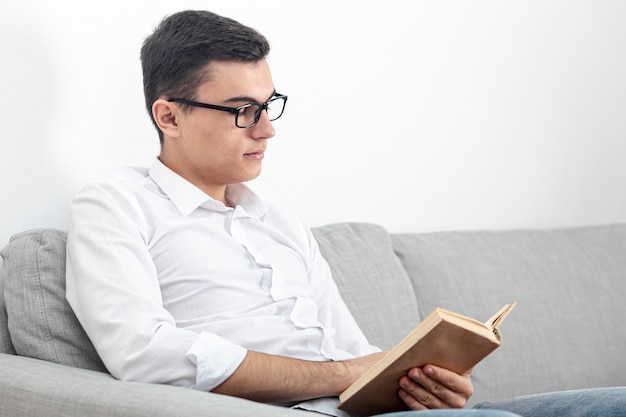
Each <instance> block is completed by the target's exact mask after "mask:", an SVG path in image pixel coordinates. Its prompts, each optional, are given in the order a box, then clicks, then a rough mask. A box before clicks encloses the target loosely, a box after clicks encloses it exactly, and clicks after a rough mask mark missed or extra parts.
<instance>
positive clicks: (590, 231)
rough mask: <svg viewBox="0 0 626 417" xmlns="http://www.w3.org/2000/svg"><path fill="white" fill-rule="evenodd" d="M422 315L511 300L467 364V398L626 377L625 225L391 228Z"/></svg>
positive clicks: (485, 314) (479, 313)
mask: <svg viewBox="0 0 626 417" xmlns="http://www.w3.org/2000/svg"><path fill="white" fill-rule="evenodd" d="M393 244H394V248H395V250H396V252H397V254H398V256H399V258H400V259H401V260H402V263H403V264H404V266H405V268H406V269H407V272H408V274H409V276H410V277H411V279H412V281H413V283H414V285H415V287H416V288H417V293H418V303H419V306H420V308H421V309H422V314H425V313H426V312H428V311H430V310H432V309H433V308H435V307H437V306H441V307H444V308H448V309H451V310H454V311H457V312H459V313H461V314H467V315H469V316H472V317H474V318H476V319H479V320H481V321H484V320H487V319H488V318H489V317H490V316H491V314H492V313H494V312H496V311H497V310H498V309H499V308H500V307H501V306H503V305H504V304H507V303H510V302H512V301H517V302H518V304H517V307H516V308H515V310H513V311H512V312H511V314H510V315H509V317H508V318H507V320H506V322H504V324H503V325H502V328H501V330H502V335H503V345H502V347H501V348H500V349H498V350H496V351H495V352H494V353H493V354H492V355H490V356H489V357H487V358H486V359H485V360H484V361H483V362H482V363H481V364H479V365H478V366H477V367H476V369H475V372H474V378H473V380H474V387H475V390H476V395H475V397H474V401H476V400H482V399H492V400H497V399H501V398H507V397H511V396H515V395H523V394H531V393H537V392H544V391H553V390H563V389H573V388H587V387H594V386H596V387H599V386H607V385H616V384H621V385H626V361H624V346H626V332H624V331H623V327H624V326H623V323H624V322H626V316H625V314H624V311H625V310H624V308H623V303H624V301H625V300H624V297H625V294H626V225H614V226H596V227H582V228H570V229H556V230H515V231H494V232H448V233H445V232H439V233H425V234H400V235H394V236H393Z"/></svg>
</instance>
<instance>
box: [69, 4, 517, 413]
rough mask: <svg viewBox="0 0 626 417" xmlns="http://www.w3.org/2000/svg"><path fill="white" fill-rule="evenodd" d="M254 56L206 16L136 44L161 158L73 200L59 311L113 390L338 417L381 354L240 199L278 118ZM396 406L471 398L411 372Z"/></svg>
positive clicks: (309, 256)
mask: <svg viewBox="0 0 626 417" xmlns="http://www.w3.org/2000/svg"><path fill="white" fill-rule="evenodd" d="M268 52H269V45H268V43H267V41H266V39H265V38H264V37H263V36H262V35H260V34H259V33H258V32H256V31H255V30H253V29H251V28H248V27H246V26H243V25H241V24H239V23H238V22H235V21H233V20H231V19H227V18H224V17H221V16H218V15H215V14H213V13H210V12H205V11H185V12H181V13H177V14H175V15H172V16H170V17H168V18H166V19H165V20H164V21H163V22H162V23H161V24H160V26H159V27H158V28H157V29H156V30H155V31H154V33H153V34H152V35H151V36H149V37H148V38H147V39H146V41H145V43H144V45H143V48H142V51H141V58H142V66H143V75H144V92H145V99H146V106H147V109H148V111H149V113H150V116H151V117H152V121H153V123H154V125H155V127H156V128H157V131H158V134H159V138H160V142H161V151H160V154H159V156H158V158H156V159H155V161H154V163H153V165H152V167H150V168H149V169H137V168H123V169H118V170H114V171H112V172H110V173H109V174H108V175H107V176H105V177H103V178H102V179H100V180H98V181H95V182H93V183H90V184H88V185H86V186H85V187H84V188H83V189H82V190H81V191H80V192H79V193H78V194H77V195H76V197H75V199H74V201H73V203H72V207H71V223H70V229H69V235H68V244H67V299H68V301H69V303H70V304H71V306H72V308H73V309H74V311H75V313H76V315H77V317H78V319H79V320H80V322H81V324H82V325H83V327H84V328H85V330H86V332H87V334H88V335H89V337H90V339H91V340H92V342H93V343H94V345H95V347H96V349H97V351H98V353H99V355H100V356H101V358H102V360H103V362H104V363H105V365H106V366H107V368H108V370H109V371H110V372H111V374H112V375H113V376H115V377H117V378H120V379H124V380H136V381H146V382H153V383H163V384H173V385H178V386H183V387H189V388H194V389H198V390H205V391H213V392H217V393H223V394H228V395H232V396H238V397H242V398H248V399H252V400H256V401H262V402H269V403H279V404H284V405H291V406H297V407H299V408H304V409H308V410H313V411H318V412H321V413H327V414H332V415H342V414H341V413H342V412H341V411H339V410H337V409H336V404H337V398H336V397H337V396H338V394H339V393H341V392H342V391H343V390H344V389H346V388H347V387H348V386H349V385H350V384H351V383H352V382H354V381H355V380H356V379H357V378H358V377H359V376H360V375H362V374H363V373H364V372H365V371H366V370H367V369H369V368H370V367H371V366H372V365H373V364H374V363H375V362H376V361H377V360H378V359H379V358H380V357H381V355H382V354H383V353H381V352H380V351H379V349H377V348H376V347H374V346H371V345H370V344H369V343H368V342H367V340H366V338H365V337H364V335H363V334H362V332H361V331H360V329H359V327H358V325H357V324H356V322H355V320H354V319H353V318H352V316H351V314H350V312H349V311H348V309H347V307H346V305H345V304H344V302H343V301H342V299H341V297H340V295H339V293H338V291H337V288H336V286H335V284H334V282H333V280H332V277H331V273H330V270H329V268H328V265H327V264H326V262H325V261H324V259H323V258H322V256H321V255H320V253H319V250H318V247H317V244H316V242H315V240H314V239H313V236H312V234H311V232H310V231H309V230H308V229H307V228H305V227H304V226H303V225H302V224H301V223H300V222H298V221H297V220H296V219H295V218H293V217H292V216H290V215H288V214H285V213H283V212H281V211H279V210H278V209H277V208H276V207H273V206H271V205H269V204H268V203H266V202H265V201H264V200H262V199H261V198H259V197H258V196H257V195H255V194H254V193H253V192H252V191H251V190H250V189H249V188H248V187H246V186H245V185H243V183H244V182H245V181H248V180H251V179H253V178H255V177H257V176H258V175H259V174H260V172H261V163H262V160H263V156H264V153H265V152H266V149H267V146H268V142H269V140H270V139H271V138H272V137H273V136H274V133H275V131H274V126H273V124H272V121H274V120H276V119H278V118H279V117H281V115H282V114H283V111H284V109H285V105H286V103H287V96H286V95H283V94H281V93H282V91H280V90H277V88H276V86H275V85H274V82H273V80H272V76H271V73H270V68H269V66H268V63H267V61H266V59H265V58H266V56H267V54H268ZM398 393H399V394H398V395H400V396H401V398H402V399H403V400H404V402H405V403H406V404H407V406H408V407H409V408H410V409H413V410H427V409H439V408H462V407H464V405H465V404H466V401H467V400H468V398H469V397H470V396H471V394H472V383H471V380H470V376H469V375H457V374H455V373H453V372H450V371H448V370H446V369H441V368H438V367H435V366H426V367H424V368H421V369H413V370H411V371H410V372H409V374H408V375H407V376H404V377H402V378H401V379H400V380H399V381H398ZM450 413H451V414H450V415H451V416H458V415H462V414H463V413H469V414H471V415H472V416H478V415H490V416H504V415H509V416H510V415H511V414H508V413H506V412H500V411H494V410H451V411H450ZM400 414H401V413H400ZM426 415H428V412H426ZM437 415H439V416H441V414H437ZM446 416H447V414H446Z"/></svg>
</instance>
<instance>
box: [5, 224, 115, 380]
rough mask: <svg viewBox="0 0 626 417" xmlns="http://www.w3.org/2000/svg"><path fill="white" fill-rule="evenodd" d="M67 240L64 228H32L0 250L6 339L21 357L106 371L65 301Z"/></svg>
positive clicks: (13, 238)
mask: <svg viewBox="0 0 626 417" xmlns="http://www.w3.org/2000/svg"><path fill="white" fill-rule="evenodd" d="M66 239H67V235H66V233H65V232H61V231H58V230H53V229H36V230H30V231H27V232H24V233H20V234H17V235H15V236H13V237H12V238H11V240H10V241H9V244H8V245H6V246H5V247H4V248H3V249H2V253H1V256H2V258H3V281H4V300H5V304H6V312H7V324H8V326H7V327H8V334H9V335H10V342H11V343H12V345H13V347H14V349H15V352H16V353H17V354H18V355H21V356H29V357H33V358H37V359H43V360H47V361H50V362H56V363H60V364H63V365H70V366H74V367H78V368H87V369H93V370H97V371H105V370H106V369H105V367H104V365H103V364H102V362H101V361H100V358H99V356H98V355H97V353H96V351H95V348H94V347H93V345H92V344H91V342H90V341H89V339H88V337H87V335H86V333H85V332H84V330H83V328H82V327H81V326H80V324H79V323H78V320H77V319H76V316H74V313H73V312H72V309H71V307H70V306H69V304H68V303H67V301H66V300H65V244H66ZM3 334H4V332H3ZM5 348H6V346H5Z"/></svg>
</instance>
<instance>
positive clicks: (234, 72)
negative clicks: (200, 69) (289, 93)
mask: <svg viewBox="0 0 626 417" xmlns="http://www.w3.org/2000/svg"><path fill="white" fill-rule="evenodd" d="M206 71H207V73H206V77H205V81H204V82H202V83H201V84H200V85H199V86H198V91H197V93H198V94H197V95H198V97H204V96H207V97H216V98H217V97H219V98H220V99H222V100H226V101H245V102H265V101H267V100H269V99H270V98H271V97H272V96H273V95H274V93H275V89H274V83H273V81H272V76H271V73H270V71H269V65H268V64H267V62H266V61H265V60H264V59H263V60H260V61H255V62H239V61H213V62H211V63H210V64H208V65H207V67H206Z"/></svg>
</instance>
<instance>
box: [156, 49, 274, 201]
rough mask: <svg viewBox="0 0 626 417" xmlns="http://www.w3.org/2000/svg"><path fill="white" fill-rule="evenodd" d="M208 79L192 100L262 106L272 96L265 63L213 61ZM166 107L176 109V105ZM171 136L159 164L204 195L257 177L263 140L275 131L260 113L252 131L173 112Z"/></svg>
mask: <svg viewBox="0 0 626 417" xmlns="http://www.w3.org/2000/svg"><path fill="white" fill-rule="evenodd" d="M210 65H211V75H212V76H211V80H210V81H208V82H206V83H204V84H202V85H200V87H199V88H198V91H197V94H196V97H195V98H194V99H195V101H199V102H202V103H209V104H214V105H219V106H226V107H239V106H242V105H245V104H262V103H265V102H266V101H267V100H269V99H270V98H271V97H272V95H273V94H274V92H275V90H274V83H273V82H272V77H271V74H270V70H269V66H268V64H267V61H266V60H261V61H258V62H255V63H247V62H246V63H242V62H232V61H227V62H225V61H220V62H213V63H211V64H210ZM171 105H174V106H179V105H178V104H177V103H171ZM176 115H177V116H176V124H177V134H176V136H175V137H168V136H167V135H166V139H165V142H164V145H163V149H162V152H161V156H160V158H161V160H162V162H163V163H164V164H165V165H167V166H168V167H169V168H170V169H172V170H173V171H175V172H176V173H178V174H179V175H181V176H182V177H184V178H185V179H187V180H188V181H190V182H191V183H193V184H194V185H196V186H197V187H199V188H201V189H202V190H204V191H205V192H207V193H208V194H209V195H211V196H212V197H214V198H217V197H216V196H215V195H213V193H214V191H215V190H217V194H218V195H219V190H222V189H223V187H224V186H225V185H227V184H232V183H238V182H243V181H248V180H251V179H253V178H256V177H257V176H258V175H259V174H260V172H261V161H262V159H263V156H264V152H265V149H266V148H267V140H268V139H270V138H271V137H273V136H274V134H275V131H274V127H273V126H272V123H271V122H270V121H269V118H268V115H267V112H266V111H263V112H262V113H261V117H260V119H259V121H258V123H257V124H256V125H255V126H252V127H249V128H245V129H242V128H238V127H237V126H235V116H234V115H233V114H231V113H227V112H223V111H218V110H213V109H206V108H198V107H193V108H192V109H191V111H188V112H186V113H183V112H176Z"/></svg>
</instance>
